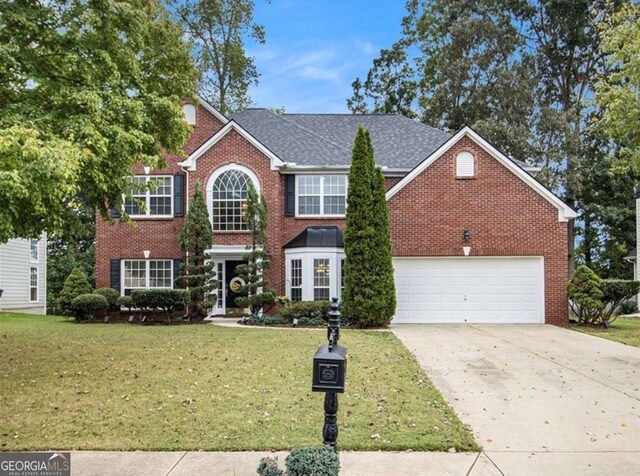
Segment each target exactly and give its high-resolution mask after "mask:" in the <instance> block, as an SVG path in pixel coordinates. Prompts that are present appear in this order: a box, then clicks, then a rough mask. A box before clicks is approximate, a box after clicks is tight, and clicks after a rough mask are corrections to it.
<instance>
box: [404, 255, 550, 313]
mask: <svg viewBox="0 0 640 476" xmlns="http://www.w3.org/2000/svg"><path fill="white" fill-rule="evenodd" d="M393 265H394V268H395V278H396V293H397V298H398V307H397V309H396V316H395V318H394V320H393V322H394V323H395V324H401V323H427V322H430V323H438V322H451V323H474V322H475V323H541V322H544V280H543V268H544V266H543V259H542V257H527V258H513V257H510V258H504V257H496V258H475V257H460V258H394V259H393Z"/></svg>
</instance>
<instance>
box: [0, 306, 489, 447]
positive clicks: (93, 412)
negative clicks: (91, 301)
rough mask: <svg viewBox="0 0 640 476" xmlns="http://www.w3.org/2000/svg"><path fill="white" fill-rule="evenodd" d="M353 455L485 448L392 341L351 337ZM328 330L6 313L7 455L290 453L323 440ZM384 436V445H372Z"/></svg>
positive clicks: (0, 378) (1, 396) (1, 377)
mask: <svg viewBox="0 0 640 476" xmlns="http://www.w3.org/2000/svg"><path fill="white" fill-rule="evenodd" d="M341 337H342V339H341V344H342V345H344V346H345V347H348V349H349V357H348V374H347V391H346V393H345V394H343V395H341V396H340V410H339V416H338V423H339V428H340V436H339V439H338V444H339V446H340V448H341V449H345V450H379V449H382V450H405V449H409V448H411V449H415V450H433V451H438V450H446V449H448V448H451V447H453V448H456V449H457V450H459V451H464V450H474V451H475V450H478V447H477V445H476V444H475V442H474V440H473V438H472V436H471V434H470V432H469V431H468V430H467V429H466V428H465V427H464V425H463V424H462V423H461V422H460V420H459V419H458V417H457V416H456V415H455V413H454V412H453V410H451V408H450V407H449V406H448V405H447V404H446V402H445V401H444V400H443V398H442V396H441V395H440V393H439V392H438V391H437V390H436V389H435V388H434V386H433V385H432V383H431V382H430V381H429V379H428V378H427V377H426V375H425V374H424V373H423V371H422V370H421V369H420V368H419V366H418V364H417V363H416V361H415V360H414V358H413V356H412V355H411V354H410V353H409V352H408V351H407V349H406V348H405V347H404V346H403V345H402V344H401V343H400V342H399V341H398V339H397V338H396V337H395V336H394V335H393V334H392V333H390V332H377V331H358V330H343V332H342V335H341ZM325 339H326V332H325V331H323V330H319V331H315V330H274V329H237V328H223V327H218V326H213V325H198V326H166V327H163V326H158V327H155V326H139V325H128V324H110V325H104V324H74V323H72V322H69V321H65V320H63V319H61V318H52V317H46V316H25V315H19V314H0V349H1V350H0V409H1V411H0V451H17V450H46V449H52V448H55V449H59V450H62V449H64V450H80V449H83V450H89V449H99V450H134V449H135V450H227V451H233V450H268V449H269V450H286V449H291V448H294V447H299V446H303V445H311V444H318V443H320V442H321V428H322V423H323V418H324V414H323V408H322V402H323V394H319V393H313V392H311V390H310V387H311V375H310V374H311V359H312V357H313V355H314V353H315V350H316V349H317V347H318V346H319V345H321V344H323V343H324V341H325ZM372 435H379V438H372Z"/></svg>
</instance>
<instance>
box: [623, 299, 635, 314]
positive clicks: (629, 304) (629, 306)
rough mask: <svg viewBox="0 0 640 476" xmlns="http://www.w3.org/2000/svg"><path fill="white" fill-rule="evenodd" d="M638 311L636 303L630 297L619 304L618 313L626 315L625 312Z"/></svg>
mask: <svg viewBox="0 0 640 476" xmlns="http://www.w3.org/2000/svg"><path fill="white" fill-rule="evenodd" d="M637 312H638V303H637V302H635V301H634V300H632V299H630V300H628V301H624V302H623V303H622V304H620V314H622V315H623V316H626V315H627V314H636V313H637Z"/></svg>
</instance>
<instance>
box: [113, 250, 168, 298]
mask: <svg viewBox="0 0 640 476" xmlns="http://www.w3.org/2000/svg"><path fill="white" fill-rule="evenodd" d="M122 263H123V266H122V268H123V278H124V279H123V289H122V292H123V294H124V295H129V294H131V291H133V290H134V289H151V288H172V287H173V260H170V259H159V260H144V259H126V260H123V262H122Z"/></svg>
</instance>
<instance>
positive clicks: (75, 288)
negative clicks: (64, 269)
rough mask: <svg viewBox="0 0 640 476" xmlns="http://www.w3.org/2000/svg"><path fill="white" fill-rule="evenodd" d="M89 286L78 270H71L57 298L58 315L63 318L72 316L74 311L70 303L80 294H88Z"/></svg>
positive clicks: (89, 291) (83, 275)
mask: <svg viewBox="0 0 640 476" xmlns="http://www.w3.org/2000/svg"><path fill="white" fill-rule="evenodd" d="M91 291H92V289H91V285H90V284H89V281H88V280H87V277H86V276H85V274H84V273H83V272H82V271H80V269H79V268H73V270H72V271H71V273H70V274H69V276H67V279H66V280H65V282H64V287H63V288H62V292H61V293H60V297H59V298H58V306H59V310H60V313H61V314H62V315H65V316H73V315H74V310H73V308H72V307H71V303H72V302H73V300H74V299H75V298H77V297H78V296H80V295H81V294H90V293H91Z"/></svg>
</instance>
